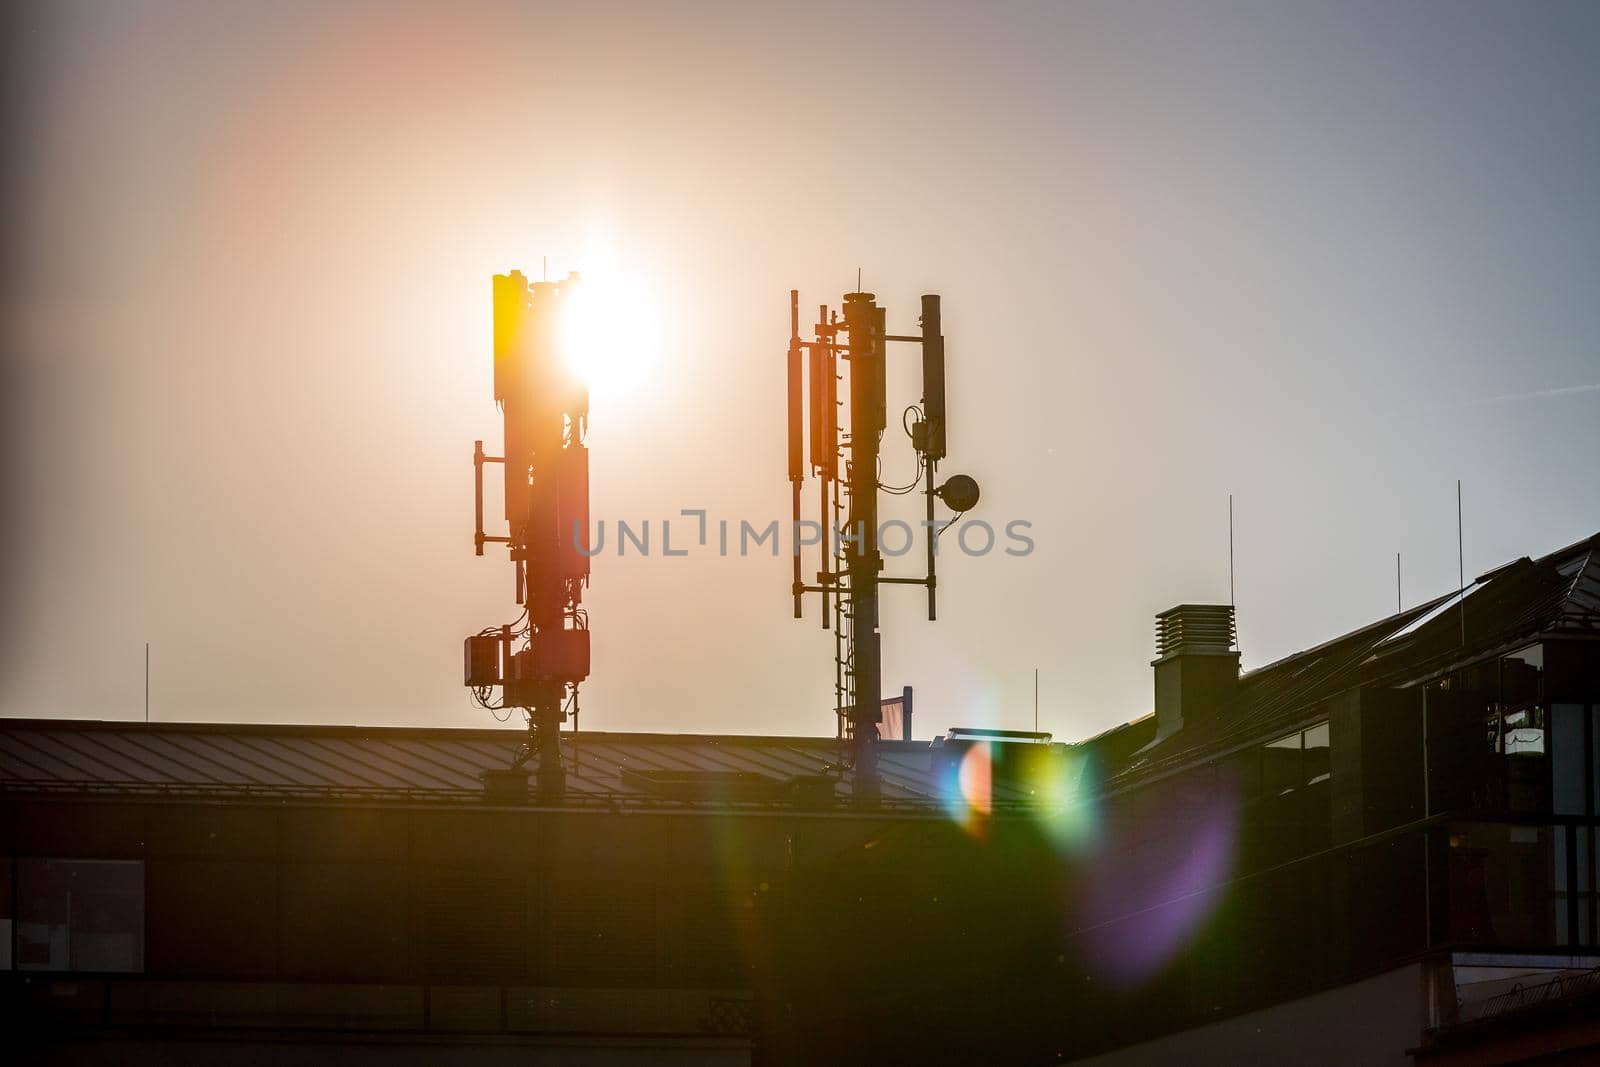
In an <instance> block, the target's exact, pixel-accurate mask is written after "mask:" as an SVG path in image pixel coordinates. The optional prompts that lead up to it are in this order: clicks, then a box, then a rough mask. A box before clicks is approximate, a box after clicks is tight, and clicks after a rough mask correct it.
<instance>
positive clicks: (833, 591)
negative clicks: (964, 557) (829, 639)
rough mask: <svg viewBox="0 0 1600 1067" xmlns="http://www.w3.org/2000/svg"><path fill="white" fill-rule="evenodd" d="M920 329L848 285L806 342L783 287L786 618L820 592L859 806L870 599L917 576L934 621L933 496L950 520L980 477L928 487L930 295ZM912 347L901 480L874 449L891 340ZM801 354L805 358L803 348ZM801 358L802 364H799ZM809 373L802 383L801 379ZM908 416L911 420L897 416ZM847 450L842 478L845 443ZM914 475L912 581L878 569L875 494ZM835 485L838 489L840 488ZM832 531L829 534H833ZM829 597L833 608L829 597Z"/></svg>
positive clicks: (876, 669) (935, 373) (872, 769)
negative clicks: (896, 329)
mask: <svg viewBox="0 0 1600 1067" xmlns="http://www.w3.org/2000/svg"><path fill="white" fill-rule="evenodd" d="M921 324H922V330H921V332H920V333H919V334H917V335H915V336H901V335H896V334H891V333H889V330H888V325H887V314H886V312H885V311H884V309H883V308H881V307H879V306H878V303H877V298H876V297H875V296H874V295H873V294H872V293H846V294H845V296H844V314H843V316H842V317H841V316H840V315H839V314H838V313H837V312H833V313H830V312H829V310H828V307H827V305H823V306H821V307H819V308H818V309H817V322H816V325H815V326H814V327H812V329H813V331H814V336H813V338H812V339H811V340H809V341H806V340H802V339H801V337H800V293H799V291H798V290H791V291H790V293H789V354H788V412H789V420H788V431H789V441H788V444H789V449H788V458H789V483H790V489H791V494H792V500H793V514H794V533H795V545H794V550H793V551H794V578H793V581H792V582H791V583H790V593H791V595H792V596H793V598H794V617H795V618H797V619H798V618H801V617H802V600H803V598H804V596H805V594H806V593H820V594H821V595H822V625H823V626H824V627H828V626H829V625H832V627H833V630H834V699H835V711H836V712H837V714H838V716H839V721H840V736H841V737H843V738H845V739H846V740H847V742H848V746H849V748H848V753H847V754H846V756H845V759H844V762H845V764H846V765H848V766H849V767H850V768H851V770H852V771H853V774H854V780H855V788H854V794H855V798H856V801H857V802H858V803H859V804H862V805H866V806H870V805H871V804H872V802H873V797H874V795H875V791H876V789H877V780H878V776H877V770H876V767H877V749H876V747H875V746H876V742H877V740H878V724H879V722H881V721H882V717H881V714H880V707H881V701H882V698H883V651H882V645H881V641H882V635H881V634H880V632H879V629H878V626H879V611H878V597H879V589H880V586H883V585H920V586H923V587H924V588H926V589H927V591H928V619H929V621H932V620H934V619H936V618H938V608H937V605H938V575H937V565H938V551H937V545H936V541H937V538H938V536H939V534H940V533H941V532H942V527H940V526H939V524H937V523H935V521H934V517H933V515H934V510H933V501H934V498H935V497H939V498H941V499H943V500H944V501H945V503H946V504H948V505H949V506H950V507H951V508H952V509H953V510H954V511H956V512H957V513H958V514H957V516H956V517H957V518H960V513H962V512H965V511H967V510H969V509H971V508H973V507H975V506H976V505H977V503H978V483H977V482H975V481H973V480H972V479H971V478H970V477H967V476H966V475H962V474H958V475H956V476H955V477H953V478H951V479H949V480H948V481H947V482H946V483H945V484H944V485H942V486H939V487H937V488H935V486H934V484H933V476H934V472H935V470H937V469H938V466H939V461H940V460H942V459H944V458H945V445H946V440H947V436H948V433H947V428H946V424H945V373H944V333H943V326H942V322H941V318H940V311H939V298H938V297H937V296H932V295H929V296H924V297H923V298H922V319H921ZM891 341H905V342H911V343H914V344H917V345H918V346H920V348H921V352H922V403H921V405H920V406H919V405H917V404H912V405H910V406H909V407H907V408H906V409H905V410H904V411H903V412H902V413H901V420H900V421H901V425H902V427H903V428H904V429H905V432H906V435H907V436H908V437H909V438H910V439H911V445H912V447H913V448H914V449H915V451H916V453H917V458H918V468H919V472H920V473H919V477H918V478H915V479H913V480H912V482H911V484H910V485H906V486H886V485H884V484H883V483H882V482H880V481H879V480H878V472H879V467H880V464H879V452H880V447H881V444H882V437H883V432H884V430H885V428H886V427H887V426H888V410H889V401H888V384H887V373H886V372H887V361H888V345H889V342H891ZM808 353H809V357H810V358H809V360H808V359H807V354H808ZM841 361H842V362H843V363H844V364H845V365H847V366H848V368H849V372H850V373H849V378H848V389H847V393H846V396H847V404H848V408H849V412H848V414H849V417H850V424H849V428H848V431H847V432H846V433H844V435H843V439H842V440H841V436H840V426H839V411H838V409H839V405H840V401H839V383H840V381H843V380H845V379H844V378H843V376H842V375H841V374H840V373H839V372H840V370H841V366H840V364H841ZM808 362H809V369H807V366H806V365H807V363H808ZM807 379H809V382H810V389H809V392H808V391H807V390H806V388H805V381H806V380H807ZM913 416H914V421H912V422H911V423H910V424H909V425H908V424H907V422H906V420H907V419H908V418H911V417H913ZM807 438H809V444H810V450H809V451H810V455H811V462H810V464H809V467H810V472H811V473H812V474H814V475H815V476H816V477H817V484H818V489H819V493H818V504H817V524H818V528H819V533H820V540H821V550H822V568H821V570H819V571H818V572H817V574H816V581H815V582H807V581H806V577H805V572H804V565H803V563H802V559H801V537H800V528H801V522H802V519H801V515H802V508H801V488H802V486H803V485H804V483H805V479H806V476H807V463H806V461H805V453H806V449H805V448H804V445H805V443H806V441H807ZM846 448H848V449H849V453H850V459H849V462H848V463H846V464H845V465H844V478H842V479H841V478H840V459H841V457H842V454H843V451H844V449H846ZM918 481H921V482H922V492H923V496H924V498H925V499H926V501H927V518H926V520H924V538H925V542H926V549H927V573H926V574H924V575H923V576H922V577H920V578H913V577H906V576H890V575H884V574H882V573H881V572H882V571H883V553H882V551H881V549H880V547H879V535H880V531H881V527H880V525H879V519H878V491H879V490H880V489H883V490H887V491H889V492H894V493H907V492H910V491H912V490H913V489H915V488H916V486H917V482H918ZM841 489H842V493H841ZM830 538H831V540H830ZM830 597H831V602H832V605H833V610H832V613H831V615H830V613H829V603H830Z"/></svg>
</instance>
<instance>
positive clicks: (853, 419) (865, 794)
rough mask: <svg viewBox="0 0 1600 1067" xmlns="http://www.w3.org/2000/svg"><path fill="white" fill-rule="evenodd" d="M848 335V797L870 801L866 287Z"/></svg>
mask: <svg viewBox="0 0 1600 1067" xmlns="http://www.w3.org/2000/svg"><path fill="white" fill-rule="evenodd" d="M844 315H845V329H846V330H848V331H849V334H850V349H849V352H850V470H849V483H850V522H849V542H848V546H847V548H846V550H845V561H846V568H847V570H848V571H849V575H850V601H851V609H852V613H853V618H852V620H851V624H850V643H851V645H852V646H853V648H852V656H851V660H852V668H853V671H852V673H853V675H854V679H855V693H854V699H853V700H852V702H851V709H850V720H851V748H852V756H853V759H852V763H853V765H854V767H855V784H854V793H855V798H856V802H857V803H858V804H861V805H863V806H871V805H874V804H876V803H877V802H878V798H879V796H880V794H881V790H882V786H881V783H880V782H879V779H878V749H877V738H878V722H879V720H880V719H881V717H882V714H883V712H882V708H881V706H880V700H881V699H882V696H883V680H882V670H883V659H882V656H883V648H882V644H881V637H880V635H879V633H878V571H879V569H880V566H881V563H880V559H879V555H878V438H879V435H880V434H881V433H882V432H883V427H884V421H885V410H884V388H885V374H884V336H883V335H884V333H885V330H884V328H883V318H884V313H883V309H882V308H880V307H878V306H877V304H876V303H875V301H874V298H873V296H872V294H871V293H861V292H856V293H850V294H848V295H846V296H845V298H844Z"/></svg>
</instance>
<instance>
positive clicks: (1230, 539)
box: [1228, 493, 1239, 609]
mask: <svg viewBox="0 0 1600 1067" xmlns="http://www.w3.org/2000/svg"><path fill="white" fill-rule="evenodd" d="M1228 606H1229V607H1230V608H1235V609H1237V608H1238V606H1239V605H1238V603H1236V602H1235V600H1234V598H1233V494H1232V493H1229V494H1228Z"/></svg>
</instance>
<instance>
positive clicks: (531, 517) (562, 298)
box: [466, 271, 591, 799]
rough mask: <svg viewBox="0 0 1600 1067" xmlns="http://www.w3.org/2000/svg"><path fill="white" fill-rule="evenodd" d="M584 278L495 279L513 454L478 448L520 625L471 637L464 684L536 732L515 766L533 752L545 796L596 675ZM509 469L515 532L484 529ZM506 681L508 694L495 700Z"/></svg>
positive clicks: (479, 544) (476, 463)
mask: <svg viewBox="0 0 1600 1067" xmlns="http://www.w3.org/2000/svg"><path fill="white" fill-rule="evenodd" d="M580 284H581V282H580V279H579V277H578V275H577V274H570V275H568V276H567V279H566V280H565V281H563V282H550V281H539V282H532V283H529V281H528V280H527V279H526V278H524V277H523V276H522V272H521V271H512V272H511V273H510V274H497V275H495V277H494V399H495V400H496V401H497V402H498V403H499V404H500V406H501V408H502V410H503V412H504V422H505V454H504V455H502V456H489V455H485V454H484V451H483V442H482V441H477V442H475V443H474V445H473V451H472V464H473V469H474V473H475V483H476V484H475V494H474V495H475V500H476V508H477V527H476V533H475V534H474V538H473V541H474V548H475V550H476V552H477V554H478V555H480V556H481V555H483V546H484V545H485V544H489V543H496V544H504V545H506V546H507V548H508V550H509V555H510V561H511V564H512V569H513V571H514V580H515V582H514V587H513V592H514V594H515V600H516V603H518V604H520V605H522V607H523V611H522V614H521V615H520V616H519V617H518V619H517V620H516V621H515V622H512V623H509V624H503V625H500V626H490V627H487V628H485V629H484V630H481V631H479V632H478V633H477V634H475V635H473V636H471V637H468V638H467V640H466V684H467V686H468V687H470V688H471V689H472V691H473V695H474V697H475V698H476V699H477V701H478V703H479V704H481V705H482V706H483V707H485V708H489V709H491V710H499V709H507V713H508V714H509V709H512V708H516V709H520V710H521V711H522V713H523V717H524V718H525V719H526V721H527V724H528V739H527V741H526V742H525V743H524V744H522V745H521V746H519V747H518V749H517V753H516V755H515V756H514V757H513V759H512V762H511V767H512V770H517V769H518V768H520V767H521V766H522V765H523V764H524V763H526V762H528V761H529V760H530V759H532V758H533V757H534V756H535V755H537V757H538V760H537V762H536V764H535V766H536V767H537V771H538V777H539V795H540V796H541V798H544V799H559V798H560V797H561V796H562V794H563V792H564V791H565V784H566V783H565V772H564V771H563V770H562V767H561V740H560V730H561V724H562V723H563V722H565V721H566V719H567V712H568V709H570V710H571V711H572V713H573V715H574V717H576V714H577V710H578V686H579V684H580V683H581V682H583V680H584V679H586V678H588V677H589V617H588V613H587V612H585V611H584V610H583V609H582V608H581V607H580V606H579V605H580V604H581V603H582V601H583V590H584V587H586V586H587V585H588V584H589V556H590V555H591V553H589V552H588V551H587V550H585V549H584V548H583V547H582V539H583V538H584V537H585V536H586V532H587V530H588V527H589V449H588V447H587V446H586V445H585V444H584V437H585V434H586V433H587V431H588V423H589V390H588V388H587V387H586V386H585V385H584V384H583V383H582V382H581V381H580V380H578V379H577V378H576V377H575V376H574V375H573V374H572V372H571V371H570V370H569V369H568V366H567V363H566V361H565V360H564V359H563V358H562V352H561V337H562V331H561V321H562V318H563V316H564V315H565V314H566V313H567V307H568V305H569V304H570V303H571V301H572V299H573V297H574V295H575V294H576V293H577V291H578V287H579V285H580ZM486 463H500V464H502V465H503V467H504V472H505V519H506V526H507V532H506V533H505V534H503V535H490V534H486V533H485V532H484V529H483V467H484V464H486ZM496 687H499V688H500V691H501V694H500V700H499V702H498V703H493V702H491V696H492V694H493V691H494V689H495V688H496Z"/></svg>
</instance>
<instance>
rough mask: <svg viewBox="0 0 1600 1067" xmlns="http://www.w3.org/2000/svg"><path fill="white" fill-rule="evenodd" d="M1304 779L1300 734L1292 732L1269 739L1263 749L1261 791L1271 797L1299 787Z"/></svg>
mask: <svg viewBox="0 0 1600 1067" xmlns="http://www.w3.org/2000/svg"><path fill="white" fill-rule="evenodd" d="M1303 780H1304V779H1303V778H1302V776H1301V772H1300V735H1299V734H1290V735H1289V736H1288V737H1280V738H1278V740H1276V741H1269V742H1268V743H1267V744H1266V745H1265V746H1263V748H1262V751H1261V786H1262V788H1261V791H1262V793H1263V794H1264V795H1266V796H1269V797H1275V796H1279V795H1281V794H1283V793H1287V792H1289V791H1290V790H1292V789H1296V788H1298V787H1299V785H1300V783H1301V782H1302V781H1303Z"/></svg>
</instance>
